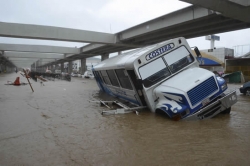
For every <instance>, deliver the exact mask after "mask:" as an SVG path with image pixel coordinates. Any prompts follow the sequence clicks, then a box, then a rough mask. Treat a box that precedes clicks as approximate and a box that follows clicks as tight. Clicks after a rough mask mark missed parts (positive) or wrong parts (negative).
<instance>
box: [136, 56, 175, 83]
mask: <svg viewBox="0 0 250 166" xmlns="http://www.w3.org/2000/svg"><path fill="white" fill-rule="evenodd" d="M139 72H140V75H141V78H142V81H143V85H144V86H145V87H150V86H151V85H154V84H155V83H157V82H159V81H161V80H163V79H164V78H166V77H168V76H170V75H171V73H170V71H169V70H168V68H167V66H166V64H165V63H164V62H163V60H162V58H158V59H156V60H154V61H152V62H150V63H148V64H146V65H145V66H142V67H140V68H139Z"/></svg>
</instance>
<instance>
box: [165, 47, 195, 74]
mask: <svg viewBox="0 0 250 166" xmlns="http://www.w3.org/2000/svg"><path fill="white" fill-rule="evenodd" d="M163 58H164V59H165V61H166V62H167V64H168V65H169V68H170V71H171V73H176V72H177V71H179V70H181V69H183V68H184V67H186V66H187V65H189V64H190V63H192V62H193V61H194V58H193V56H191V54H190V53H189V52H188V50H187V49H186V48H185V47H184V46H181V47H179V48H177V49H176V50H174V51H172V52H170V53H168V54H166V55H164V56H163Z"/></svg>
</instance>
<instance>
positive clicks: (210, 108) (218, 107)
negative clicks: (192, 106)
mask: <svg viewBox="0 0 250 166" xmlns="http://www.w3.org/2000/svg"><path fill="white" fill-rule="evenodd" d="M236 102H237V95H236V91H232V92H230V93H228V94H227V95H226V96H223V97H222V98H220V99H218V100H216V101H215V102H213V103H211V104H208V105H207V106H206V107H204V108H202V109H200V110H199V111H197V112H195V113H194V114H192V115H190V116H188V117H186V118H184V119H185V120H201V119H208V118H212V117H214V116H215V115H217V114H219V113H220V112H222V111H224V110H226V109H227V108H229V107H231V106H232V105H234V104H235V103H236Z"/></svg>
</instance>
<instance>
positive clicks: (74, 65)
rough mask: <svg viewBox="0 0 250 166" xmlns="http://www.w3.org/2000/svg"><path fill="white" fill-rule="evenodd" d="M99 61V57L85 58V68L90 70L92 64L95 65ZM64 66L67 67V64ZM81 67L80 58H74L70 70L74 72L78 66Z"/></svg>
mask: <svg viewBox="0 0 250 166" xmlns="http://www.w3.org/2000/svg"><path fill="white" fill-rule="evenodd" d="M99 62H101V59H100V58H94V57H91V58H86V69H85V70H91V68H92V65H93V66H95V65H96V64H98V63H99ZM65 65H66V66H65V68H67V67H68V64H65ZM80 67H81V60H75V61H73V62H72V71H74V72H79V68H80Z"/></svg>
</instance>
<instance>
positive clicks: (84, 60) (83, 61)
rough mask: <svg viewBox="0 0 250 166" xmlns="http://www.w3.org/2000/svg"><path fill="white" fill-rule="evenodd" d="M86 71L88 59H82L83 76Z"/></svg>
mask: <svg viewBox="0 0 250 166" xmlns="http://www.w3.org/2000/svg"><path fill="white" fill-rule="evenodd" d="M85 71H86V58H83V59H81V74H82V75H83V74H84V72H85Z"/></svg>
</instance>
